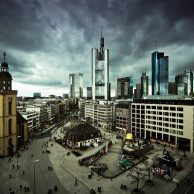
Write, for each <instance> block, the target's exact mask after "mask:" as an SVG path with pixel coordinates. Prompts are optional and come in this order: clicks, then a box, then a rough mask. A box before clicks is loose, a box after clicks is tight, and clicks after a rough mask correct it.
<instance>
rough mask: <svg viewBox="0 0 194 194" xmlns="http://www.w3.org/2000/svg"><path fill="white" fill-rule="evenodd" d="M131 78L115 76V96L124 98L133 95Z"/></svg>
mask: <svg viewBox="0 0 194 194" xmlns="http://www.w3.org/2000/svg"><path fill="white" fill-rule="evenodd" d="M132 83H133V80H132V78H131V77H130V76H128V77H121V78H117V98H119V99H121V98H123V99H126V98H132V97H133V85H132Z"/></svg>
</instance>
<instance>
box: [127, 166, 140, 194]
mask: <svg viewBox="0 0 194 194" xmlns="http://www.w3.org/2000/svg"><path fill="white" fill-rule="evenodd" d="M140 175H142V174H141V170H140V168H138V167H133V168H132V172H131V173H130V174H128V175H127V176H131V177H132V178H134V180H135V181H134V183H136V188H135V189H134V190H133V191H134V192H135V193H138V192H140V189H139V183H140V180H141V178H142V177H140Z"/></svg>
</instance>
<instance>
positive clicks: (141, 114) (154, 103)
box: [131, 99, 194, 152]
mask: <svg viewBox="0 0 194 194" xmlns="http://www.w3.org/2000/svg"><path fill="white" fill-rule="evenodd" d="M193 106H194V101H193V100H165V99H138V100H134V101H133V103H132V106H131V115H132V116H131V122H132V133H133V135H134V136H135V137H140V138H144V139H148V140H151V139H155V140H159V141H163V142H165V143H168V144H172V145H173V146H174V147H177V148H183V146H184V145H183V144H185V147H186V148H187V150H190V152H193V151H194V136H193V129H194V123H193V114H194V109H193Z"/></svg>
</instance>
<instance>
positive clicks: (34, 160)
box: [33, 160, 39, 194]
mask: <svg viewBox="0 0 194 194" xmlns="http://www.w3.org/2000/svg"><path fill="white" fill-rule="evenodd" d="M36 162H39V160H34V161H33V163H34V194H36V176H35V175H36V171H35V170H36Z"/></svg>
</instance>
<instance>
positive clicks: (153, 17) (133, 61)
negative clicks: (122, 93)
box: [0, 0, 194, 96]
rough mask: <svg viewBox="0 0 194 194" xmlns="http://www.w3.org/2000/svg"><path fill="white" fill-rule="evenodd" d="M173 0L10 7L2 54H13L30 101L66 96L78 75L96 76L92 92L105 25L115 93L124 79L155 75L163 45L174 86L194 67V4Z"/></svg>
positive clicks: (6, 5)
mask: <svg viewBox="0 0 194 194" xmlns="http://www.w3.org/2000/svg"><path fill="white" fill-rule="evenodd" d="M173 2H174V1H172V0H171V1H168V2H164V1H149V2H146V3H145V2H144V3H143V2H142V1H123V3H119V2H118V1H92V2H91V1H73V2H71V1H38V0H37V1H35V0H34V1H28V2H24V1H20V0H16V1H4V2H2V3H1V5H0V16H1V17H0V30H1V34H0V40H1V41H0V48H1V50H0V51H1V53H3V51H4V50H5V51H6V53H7V55H8V56H7V62H8V63H9V68H10V69H9V71H10V73H11V74H12V75H13V77H14V79H13V89H15V90H18V95H24V96H32V94H33V92H41V93H42V95H43V96H44V95H49V94H52V93H53V94H60V95H62V94H63V93H67V91H68V88H69V86H68V84H69V83H68V75H69V74H70V73H77V72H78V71H79V72H81V73H83V75H84V78H86V77H87V78H88V79H84V88H86V87H87V86H91V49H92V48H99V38H100V33H101V32H100V29H101V26H102V29H103V36H104V38H105V45H106V48H109V50H110V83H111V88H113V89H112V95H113V94H115V90H116V79H117V76H119V77H124V76H133V77H137V79H136V80H134V86H135V84H136V83H138V81H139V78H140V77H141V74H142V72H146V74H147V75H148V76H149V78H151V53H152V52H153V51H155V50H156V47H157V50H158V51H160V52H164V53H165V54H166V55H167V56H169V81H174V77H175V75H176V74H178V73H182V72H184V71H185V70H186V69H192V70H193V69H194V58H193V52H194V47H193V41H194V40H193V39H192V31H193V28H194V24H193V23H192V19H193V18H194V13H193V7H194V3H193V2H192V1H187V2H185V1H181V0H179V1H176V3H173ZM120 13H122V14H120ZM156 40H157V42H156ZM2 61H3V56H2V57H1V62H2ZM80 67H81V68H80ZM149 85H151V82H150V81H149Z"/></svg>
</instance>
